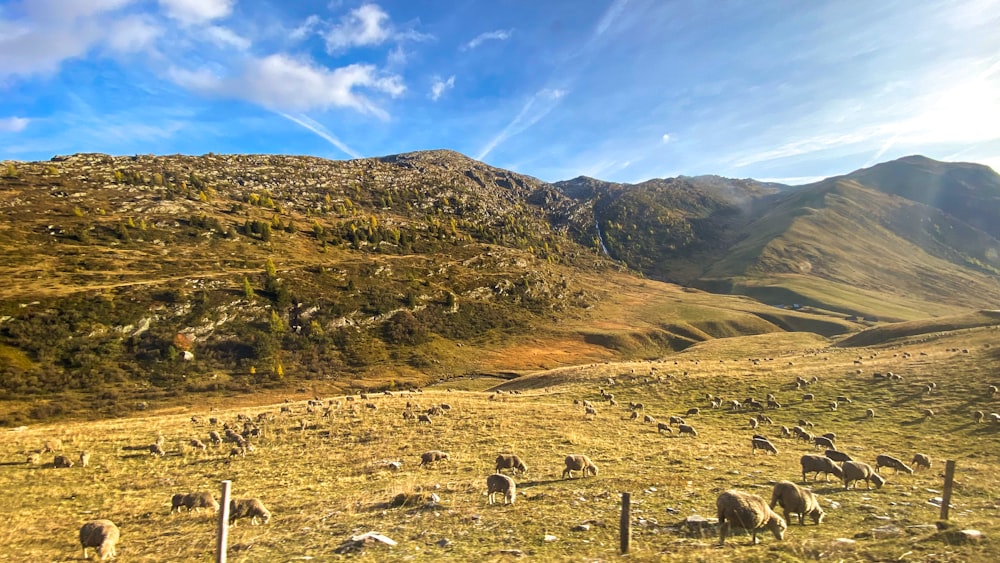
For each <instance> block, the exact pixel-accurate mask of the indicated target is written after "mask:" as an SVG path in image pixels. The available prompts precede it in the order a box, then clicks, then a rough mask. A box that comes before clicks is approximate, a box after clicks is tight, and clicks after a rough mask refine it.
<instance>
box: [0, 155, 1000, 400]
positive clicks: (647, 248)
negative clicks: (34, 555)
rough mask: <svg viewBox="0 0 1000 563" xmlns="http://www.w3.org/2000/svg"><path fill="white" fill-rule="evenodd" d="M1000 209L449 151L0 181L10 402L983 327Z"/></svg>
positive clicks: (43, 170) (905, 185)
mask: <svg viewBox="0 0 1000 563" xmlns="http://www.w3.org/2000/svg"><path fill="white" fill-rule="evenodd" d="M998 186H1000V177H998V176H997V174H996V173H995V172H993V171H992V170H990V169H988V168H986V167H982V166H978V165H972V164H953V163H943V162H936V161H931V160H929V159H925V158H923V157H907V158H904V159H900V160H898V161H893V162H889V163H885V164H881V165H878V166H874V167H872V168H869V169H865V170H859V171H857V172H854V173H851V174H847V175H845V176H839V177H834V178H829V179H827V180H824V181H822V182H817V183H814V184H809V185H805V186H786V185H781V184H775V183H767V182H759V181H755V180H750V179H742V180H738V179H728V178H722V177H718V176H698V177H683V176H682V177H677V178H667V179H653V180H648V181H645V182H642V183H639V184H623V183H612V182H605V181H601V180H598V179H593V178H586V177H578V178H575V179H572V180H567V181H563V182H557V183H555V184H548V183H546V182H542V181H540V180H538V179H536V178H531V177H529V176H524V175H521V174H517V173H513V172H510V171H507V170H503V169H499V168H495V167H492V166H489V165H486V164H484V163H482V162H478V161H475V160H473V159H470V158H468V157H466V156H464V155H461V154H459V153H455V152H452V151H421V152H414V153H406V154H401V155H392V156H386V157H382V158H370V159H356V160H347V161H330V160H324V159H320V158H313V157H291V156H273V155H271V156H269V155H214V154H209V155H205V156H200V157H194V156H180V155H175V156H140V155H137V156H132V157H124V156H119V157H111V156H107V155H100V154H77V155H72V156H61V157H55V158H53V159H52V160H51V161H43V162H29V163H22V162H13V161H8V162H6V163H4V167H3V169H2V177H0V190H2V198H0V201H2V202H3V203H2V204H0V223H2V228H0V250H2V252H3V254H4V256H5V258H6V260H5V264H4V265H3V266H2V267H0V273H2V275H3V280H4V283H3V284H0V389H3V393H4V394H5V396H7V397H12V398H13V397H30V396H32V395H33V394H35V393H43V394H48V393H54V392H58V393H65V392H67V390H70V389H81V390H84V391H88V392H90V393H98V392H99V391H100V390H106V389H109V388H111V389H116V390H117V391H116V392H123V393H125V392H127V393H128V396H130V397H133V396H134V397H137V398H142V397H146V398H149V397H155V396H158V395H157V394H162V393H166V392H175V391H177V390H179V389H182V390H187V391H206V390H209V391H210V390H221V389H244V390H245V389H252V388H255V387H257V386H273V385H277V386H282V385H286V384H294V382H298V381H303V380H323V381H328V382H330V381H332V382H335V383H336V384H337V385H340V386H342V387H343V388H349V387H355V388H357V387H361V388H379V387H385V386H398V385H408V384H414V385H418V384H422V383H425V382H427V381H429V380H431V379H436V378H439V377H452V376H458V375H463V374H469V373H482V372H487V373H500V372H505V373H520V372H525V371H530V370H533V369H539V368H543V367H553V366H557V365H565V364H575V363H581V362H592V361H602V360H609V359H615V358H651V357H662V355H663V354H667V353H671V352H673V351H677V350H681V349H684V348H686V347H688V346H690V345H692V344H694V343H697V342H701V341H705V340H710V339H714V338H721V337H729V336H741V335H755V334H765V333H771V332H780V331H806V332H814V333H817V334H820V335H823V336H828V337H829V336H835V335H843V334H849V333H854V332H857V331H858V330H859V329H861V328H863V327H864V326H867V325H869V324H871V323H872V322H874V321H875V320H878V321H881V322H886V321H900V320H914V319H925V318H927V317H937V316H945V315H953V314H961V313H965V312H967V311H968V310H970V309H996V308H1000V257H998V249H1000V241H998V240H997V236H996V229H997V227H996V226H997V225H1000V211H998V205H997V201H998V200H997V194H998V193H1000V190H998ZM676 284H679V285H676ZM746 296H749V297H753V298H754V299H748V298H747V297H746ZM171 390H173V391H171ZM74 397H75V395H74ZM116 397H117V396H114V395H109V396H108V397H107V398H106V399H104V400H103V402H102V401H99V402H98V404H97V405H98V406H97V407H95V408H97V409H99V410H100V409H103V410H102V412H105V413H107V412H113V411H114V410H115V409H119V408H122V407H121V405H122V404H123V403H122V402H121V401H120V400H118V399H117V398H116ZM92 398H93V397H91V399H92ZM77 400H82V399H80V398H79V397H77ZM58 405H69V406H66V407H65V408H70V409H72V408H74V407H73V406H72V405H73V403H72V402H70V403H65V402H63V403H58ZM50 406H51V405H50ZM46 408H49V407H46ZM52 408H64V407H52ZM44 415H45V413H44V412H43V413H40V414H39V416H44Z"/></svg>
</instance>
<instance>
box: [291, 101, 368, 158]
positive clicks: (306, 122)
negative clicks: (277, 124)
mask: <svg viewBox="0 0 1000 563" xmlns="http://www.w3.org/2000/svg"><path fill="white" fill-rule="evenodd" d="M276 113H277V114H278V115H280V116H281V117H284V118H285V119H287V120H289V121H291V122H292V123H296V124H298V125H301V126H302V127H305V128H306V129H308V130H310V131H312V132H313V133H315V134H316V135H318V136H319V137H321V138H322V139H324V140H326V141H327V142H328V143H330V144H331V145H333V146H335V147H337V148H338V149H340V151H341V152H343V153H344V154H346V155H347V156H349V157H351V158H363V157H362V156H361V153H359V152H358V151H356V150H354V149H352V148H351V147H349V146H347V144H346V143H344V142H343V141H341V140H340V139H338V138H337V137H336V135H334V134H333V133H331V132H330V131H329V130H328V129H327V128H326V127H323V125H322V124H320V123H318V122H316V121H315V120H313V119H312V118H310V117H309V116H307V115H303V114H298V115H291V114H288V113H284V112H280V111H279V112H276Z"/></svg>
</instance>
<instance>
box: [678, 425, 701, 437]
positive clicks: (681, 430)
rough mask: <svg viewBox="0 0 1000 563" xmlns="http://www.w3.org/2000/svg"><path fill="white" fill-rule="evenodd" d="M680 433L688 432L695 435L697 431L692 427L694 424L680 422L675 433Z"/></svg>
mask: <svg viewBox="0 0 1000 563" xmlns="http://www.w3.org/2000/svg"><path fill="white" fill-rule="evenodd" d="M681 434H690V435H692V436H695V437H697V436H698V431H697V430H695V429H694V426H690V425H688V424H681V425H680V426H678V427H677V435H678V436H680V435H681Z"/></svg>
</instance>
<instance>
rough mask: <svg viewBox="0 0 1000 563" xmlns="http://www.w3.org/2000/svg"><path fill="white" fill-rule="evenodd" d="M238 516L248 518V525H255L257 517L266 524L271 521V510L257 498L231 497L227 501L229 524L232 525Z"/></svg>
mask: <svg viewBox="0 0 1000 563" xmlns="http://www.w3.org/2000/svg"><path fill="white" fill-rule="evenodd" d="M239 518H249V519H250V525H256V524H257V519H258V518H260V519H261V521H262V522H263V523H265V524H267V523H268V522H270V521H271V511H270V510H268V509H267V507H265V506H264V503H262V502H260V500H259V499H255V498H241V499H233V500H231V501H229V525H230V526H232V525H234V524H235V523H236V520H238V519H239Z"/></svg>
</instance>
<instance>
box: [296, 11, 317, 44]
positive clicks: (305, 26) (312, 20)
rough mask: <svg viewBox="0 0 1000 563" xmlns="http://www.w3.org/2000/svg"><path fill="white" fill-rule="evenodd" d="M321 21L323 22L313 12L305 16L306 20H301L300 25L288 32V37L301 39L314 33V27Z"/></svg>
mask: <svg viewBox="0 0 1000 563" xmlns="http://www.w3.org/2000/svg"><path fill="white" fill-rule="evenodd" d="M321 23H323V21H322V20H321V19H319V16H317V15H316V14H313V15H311V16H309V17H308V18H306V21H304V22H302V25H300V26H298V27H296V28H295V29H293V30H292V32H291V33H289V34H288V38H289V39H291V40H292V41H302V40H303V39H305V38H306V37H309V36H310V35H312V34H313V33H315V31H316V28H317V27H319V25H320V24H321Z"/></svg>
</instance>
